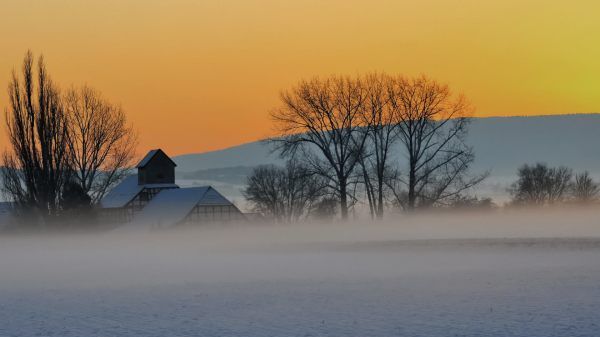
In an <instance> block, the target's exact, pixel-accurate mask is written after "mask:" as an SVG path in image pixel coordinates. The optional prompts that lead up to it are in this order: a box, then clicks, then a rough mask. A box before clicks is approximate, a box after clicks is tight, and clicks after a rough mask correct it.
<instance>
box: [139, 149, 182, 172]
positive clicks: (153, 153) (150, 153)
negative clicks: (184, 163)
mask: <svg viewBox="0 0 600 337" xmlns="http://www.w3.org/2000/svg"><path fill="white" fill-rule="evenodd" d="M159 153H162V154H163V155H164V156H165V157H167V158H168V159H169V160H170V161H171V163H172V164H173V166H175V167H177V164H175V162H174V161H173V159H171V157H169V156H168V155H167V154H166V153H165V152H164V151H163V150H161V149H154V150H150V151H148V153H147V154H146V156H144V158H143V159H142V160H141V161H140V162H139V163H138V164H137V165H136V166H135V168H143V167H145V166H146V165H148V163H149V162H150V160H152V158H154V156H156V155H157V154H159Z"/></svg>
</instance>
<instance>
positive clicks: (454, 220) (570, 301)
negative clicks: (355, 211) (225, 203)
mask: <svg viewBox="0 0 600 337" xmlns="http://www.w3.org/2000/svg"><path fill="white" fill-rule="evenodd" d="M0 271H1V273H2V274H1V275H2V276H1V277H0V294H2V296H1V297H0V307H2V310H1V311H0V321H2V322H3V324H1V325H0V333H1V334H2V335H18V334H15V331H19V332H20V333H21V335H29V333H31V334H34V333H41V334H42V335H52V334H54V335H61V336H66V335H77V336H102V335H106V334H107V333H108V334H109V335H113V336H119V335H128V336H131V335H134V336H135V335H140V336H183V335H189V334H192V335H212V336H242V335H244V336H265V335H277V336H288V335H289V336H298V335H332V336H339V335H351V336H367V335H378V336H382V335H386V336H389V335H407V334H408V335H411V334H412V335H430V336H431V335H433V336H436V335H439V336H445V335H447V333H448V331H454V330H452V329H456V332H462V333H463V335H473V336H475V335H481V334H484V333H487V335H490V336H496V335H498V336H500V335H502V336H506V335H515V336H517V335H521V336H522V335H528V336H560V335H564V333H566V332H568V331H571V332H574V333H573V334H570V335H580V336H586V335H589V336H592V335H593V333H595V332H594V331H597V327H596V324H597V322H598V319H599V318H600V314H599V313H600V311H598V308H599V307H600V302H599V301H597V298H599V296H600V288H598V287H597V280H598V279H600V224H599V223H598V212H597V210H594V209H586V208H569V209H544V210H535V211H534V210H515V211H506V210H503V211H496V212H482V213H477V212H470V213H462V214H459V213H439V214H427V215H425V214H415V215H402V216H395V217H394V218H393V219H386V220H385V221H382V222H370V221H355V222H350V223H304V224H295V225H274V224H252V225H250V224H238V225H220V226H217V225H213V226H204V227H197V228H181V229H177V230H154V231H151V230H150V231H149V230H144V231H142V230H139V231H121V230H115V231H108V232H104V233H93V234H92V233H88V234H82V233H80V234H64V233H63V234H57V233H52V234H47V235H41V234H40V235H10V236H3V237H0ZM474 321H475V322H479V323H480V324H473V322H474ZM559 323H560V324H559ZM453 324H458V325H459V326H456V327H455V328H448V326H453ZM460 324H470V325H468V327H469V328H465V326H467V325H465V326H463V327H462V329H461V326H460ZM561 324H562V325H561ZM444 327H446V328H444ZM448 329H449V330H448Z"/></svg>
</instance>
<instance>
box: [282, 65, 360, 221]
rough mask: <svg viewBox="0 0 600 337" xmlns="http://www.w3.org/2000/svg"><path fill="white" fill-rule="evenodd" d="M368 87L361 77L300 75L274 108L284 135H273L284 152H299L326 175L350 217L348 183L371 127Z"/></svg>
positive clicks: (345, 217)
mask: <svg viewBox="0 0 600 337" xmlns="http://www.w3.org/2000/svg"><path fill="white" fill-rule="evenodd" d="M365 98H366V90H365V88H364V86H363V84H362V81H361V80H360V79H359V78H350V77H330V78H326V79H319V78H315V79H312V80H310V81H301V82H300V83H299V84H298V85H297V86H295V87H294V88H292V89H291V90H289V91H285V92H283V93H282V94H281V100H282V102H283V106H282V107H281V108H280V109H278V110H276V111H274V112H273V113H272V118H273V119H274V120H275V122H276V124H277V128H278V131H279V135H278V137H276V138H273V139H272V140H271V141H272V142H273V143H274V144H275V145H276V149H277V150H279V151H280V154H281V155H282V156H285V157H289V158H292V157H295V156H300V157H301V158H302V160H304V161H305V162H306V163H308V164H309V165H310V167H311V169H312V170H313V171H314V172H315V173H317V174H319V175H321V176H322V177H323V178H325V179H326V180H327V181H328V183H329V185H330V187H331V188H332V189H333V190H335V191H336V194H337V195H338V197H339V205H340V211H341V216H342V218H343V219H347V218H348V208H349V203H350V201H351V200H349V195H348V194H349V190H348V189H349V184H350V181H349V179H350V177H351V176H352V174H353V172H354V169H355V167H356V165H357V164H358V162H359V160H360V157H361V153H362V152H363V148H364V146H365V142H366V139H367V133H365V132H360V130H359V127H361V126H363V127H364V126H365V125H364V120H363V118H362V117H361V113H362V109H363V108H364V101H365Z"/></svg>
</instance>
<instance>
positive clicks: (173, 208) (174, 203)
mask: <svg viewBox="0 0 600 337" xmlns="http://www.w3.org/2000/svg"><path fill="white" fill-rule="evenodd" d="M196 205H231V202H229V200H227V199H226V198H225V197H223V196H222V195H221V194H219V192H217V191H216V190H215V189H214V188H212V187H210V186H202V187H188V188H178V189H169V190H163V191H161V192H160V193H159V194H157V195H156V196H155V197H154V198H153V199H152V200H151V201H150V202H149V203H148V205H146V207H144V209H143V210H142V211H141V212H140V213H139V214H137V215H136V216H135V218H134V220H133V223H132V224H131V225H129V226H135V227H169V226H173V225H175V224H177V223H179V222H180V221H182V220H183V219H185V217H186V216H187V215H188V214H189V213H190V212H191V211H192V209H193V208H194V207H195V206H196Z"/></svg>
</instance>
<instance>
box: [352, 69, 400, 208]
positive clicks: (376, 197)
mask: <svg viewBox="0 0 600 337" xmlns="http://www.w3.org/2000/svg"><path fill="white" fill-rule="evenodd" d="M364 83H365V88H366V98H365V101H364V108H363V114H362V118H363V124H364V125H366V126H367V127H363V128H361V131H362V132H365V133H366V134H367V143H366V145H365V147H364V149H363V152H362V156H361V158H360V161H359V164H360V167H361V169H362V176H363V180H364V186H365V192H366V196H367V201H368V202H369V210H370V212H371V215H372V216H373V215H374V216H375V217H376V218H378V219H381V218H382V217H383V210H384V203H385V199H386V189H387V184H386V180H387V179H388V178H389V175H390V174H391V172H393V171H394V168H393V166H392V163H391V158H390V157H391V151H392V149H393V146H394V144H395V143H396V141H397V140H398V136H397V135H398V130H397V129H398V127H397V126H398V124H396V123H395V118H396V111H395V106H394V105H392V104H390V94H393V89H394V88H393V82H392V79H391V78H390V77H389V76H387V75H384V74H370V75H367V76H366V77H365V80H364Z"/></svg>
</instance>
